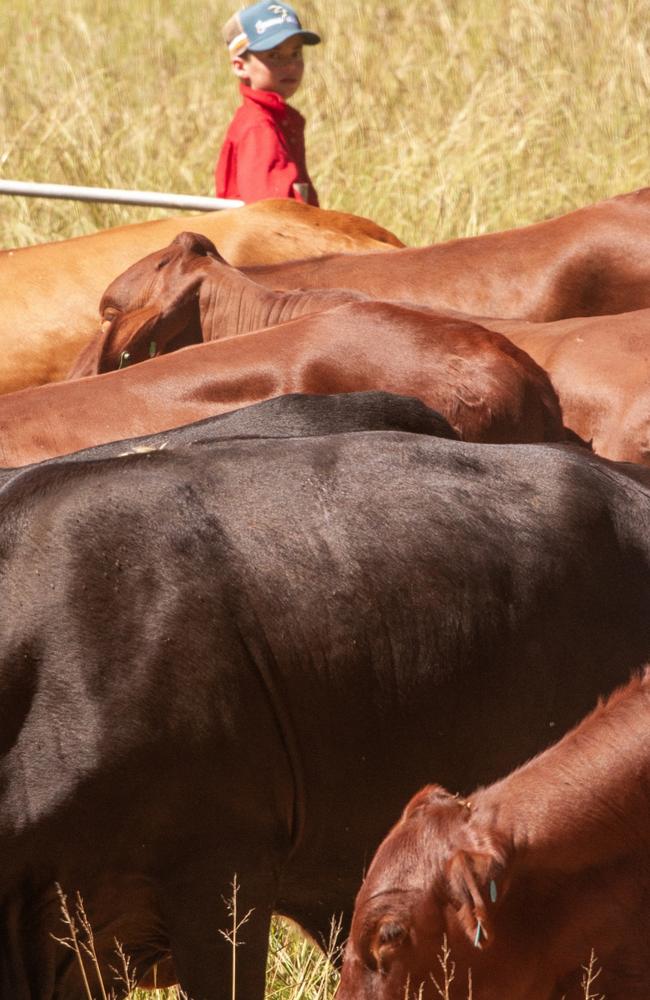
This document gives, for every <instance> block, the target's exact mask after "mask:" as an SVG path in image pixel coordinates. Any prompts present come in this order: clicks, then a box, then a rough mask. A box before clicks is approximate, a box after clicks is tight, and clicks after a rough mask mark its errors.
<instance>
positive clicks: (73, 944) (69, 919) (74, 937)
mask: <svg viewBox="0 0 650 1000" xmlns="http://www.w3.org/2000/svg"><path fill="white" fill-rule="evenodd" d="M56 891H57V895H58V897H59V904H60V909H61V919H62V920H63V923H64V924H65V925H66V927H67V928H68V930H69V932H70V936H69V937H66V938H61V937H55V935H54V934H53V935H52V937H53V938H54V940H55V941H58V943H59V944H62V945H63V946H64V947H65V948H69V949H70V951H72V952H74V954H75V957H76V959H77V963H78V965H79V971H80V973H81V978H82V981H83V984H84V990H85V993H86V996H87V998H88V1000H93V995H92V993H91V991H90V984H89V982H88V976H87V975H86V968H85V966H84V960H83V955H82V954H81V947H80V944H79V935H78V932H77V924H76V921H75V918H74V916H73V914H72V913H71V912H70V908H69V907H68V897H67V896H66V895H65V893H64V892H63V889H62V888H61V886H60V885H59V883H58V882H57V883H56ZM102 990H103V987H102Z"/></svg>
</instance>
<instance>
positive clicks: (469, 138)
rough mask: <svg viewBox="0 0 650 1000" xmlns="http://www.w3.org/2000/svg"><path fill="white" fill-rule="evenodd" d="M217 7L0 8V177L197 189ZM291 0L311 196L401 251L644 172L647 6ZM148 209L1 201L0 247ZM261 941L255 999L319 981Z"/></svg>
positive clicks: (602, 1)
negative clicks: (264, 963) (299, 21)
mask: <svg viewBox="0 0 650 1000" xmlns="http://www.w3.org/2000/svg"><path fill="white" fill-rule="evenodd" d="M234 6H236V5H235V4H233V3H232V2H228V0H194V2H193V3H192V4H180V3H175V2H173V0H111V2H110V3H105V2H104V0H40V2H39V3H38V4H36V3H34V2H32V0H11V3H10V2H9V0H2V5H1V9H0V53H1V59H0V176H1V177H4V178H7V179H15V180H33V181H50V182H55V183H69V184H84V185H99V186H115V187H126V188H142V189H152V190H160V191H175V192H184V193H191V194H213V193H214V192H213V181H212V171H213V167H214V161H215V159H216V156H217V153H218V150H219V146H220V143H221V139H222V136H223V132H224V130H225V127H226V125H227V122H228V120H229V118H230V116H231V115H232V112H233V110H234V108H235V107H236V104H237V102H238V97H237V89H236V85H235V81H234V77H232V76H231V74H230V71H229V68H228V64H227V60H226V57H225V49H224V46H223V45H222V43H221V41H220V32H219V28H220V25H221V24H222V23H223V21H224V20H225V19H226V17H227V16H229V14H230V13H231V12H232V10H233V8H234ZM297 6H298V7H299V10H300V12H301V14H302V16H303V22H304V23H305V24H306V25H308V26H309V27H312V26H313V27H314V28H315V29H316V30H318V31H320V32H321V33H322V36H323V39H324V44H323V45H322V46H318V47H317V48H314V49H311V50H307V52H306V73H305V82H304V84H303V87H302V89H301V90H300V91H299V93H298V95H297V96H296V98H295V99H294V103H295V104H296V106H297V107H299V108H300V110H301V111H302V112H303V113H304V114H305V116H306V118H307V122H308V131H307V141H308V155H309V163H310V169H311V173H312V176H313V178H314V181H315V183H316V186H317V188H318V190H319V193H320V196H321V203H322V205H323V207H326V208H336V209H342V210H345V211H350V212H356V213H358V214H361V215H366V216H369V217H370V218H372V219H374V220H376V221H377V222H379V223H381V224H382V225H384V226H386V227H388V228H389V229H391V230H393V231H394V232H395V233H397V235H399V236H400V237H401V238H402V239H403V240H405V241H406V242H407V243H409V244H414V245H417V244H425V243H430V242H433V241H440V240H444V239H449V238H451V237H454V236H464V235H472V234H477V233H483V232H487V231H492V230H498V229H504V228H508V227H510V226H516V225H523V224H525V223H528V222H533V221H536V220H538V219H542V218H545V217H548V216H551V215H556V214H559V213H562V212H564V211H568V210H570V209H572V208H576V207H578V206H580V205H584V204H587V203H589V202H592V201H596V200H598V199H600V198H603V197H608V196H610V195H613V194H617V193H621V192H623V191H628V190H632V189H634V188H637V187H641V186H644V185H646V184H648V183H650V166H649V165H650V129H649V128H648V107H649V106H650V0H564V2H562V3H558V2H554V0H417V2H416V0H400V2H399V3H398V2H395V0H393V2H388V0H386V2H384V0H346V2H343V0H330V2H329V3H320V2H319V0H299V2H297ZM162 214H164V213H163V212H162V211H158V210H147V209H144V208H119V207H115V206H105V205H96V206H92V205H82V204H76V203H72V202H56V201H44V200H33V199H23V198H9V197H3V196H0V246H3V247H10V246H18V245H20V246H22V245H26V244H30V243H36V242H42V241H46V240H56V239H63V238H65V237H69V236H74V235H79V234H82V233H87V232H91V231H93V230H95V229H98V228H103V227H106V226H112V225H117V224H120V223H124V222H136V221H142V220H144V219H146V218H156V217H159V216H161V215H162ZM432 779H435V775H432ZM272 946H273V947H272V951H273V959H272V962H271V963H270V969H269V988H268V996H269V997H270V998H273V1000H298V998H303V997H305V998H309V1000H316V998H320V997H324V996H325V995H326V994H327V993H328V991H330V992H331V988H332V977H331V975H330V974H329V973H328V972H327V968H326V965H325V963H324V961H323V960H322V959H320V958H319V957H318V956H317V955H316V953H314V952H313V951H311V950H310V949H309V948H308V946H307V945H306V943H305V942H304V941H303V940H302V939H301V938H300V937H299V936H297V935H295V933H294V932H284V931H280V930H279V929H278V928H276V929H275V931H274V935H273V940H272ZM150 995H151V994H150ZM171 995H172V994H170V996H171ZM142 996H143V997H144V994H142ZM159 996H160V997H162V996H163V993H162V992H161V993H160V994H159Z"/></svg>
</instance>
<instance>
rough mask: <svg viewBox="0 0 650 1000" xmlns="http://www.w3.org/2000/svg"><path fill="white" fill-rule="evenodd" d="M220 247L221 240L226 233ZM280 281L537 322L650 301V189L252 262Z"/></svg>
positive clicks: (265, 276)
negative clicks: (443, 232)
mask: <svg viewBox="0 0 650 1000" xmlns="http://www.w3.org/2000/svg"><path fill="white" fill-rule="evenodd" d="M217 245H218V241H217ZM248 273H249V275H250V276H251V277H252V278H254V280H255V281H258V282H260V283H261V284H264V285H269V286H270V287H272V288H313V287H320V288H325V287H327V288H355V289H359V290H360V291H363V292H366V293H367V294H368V295H373V296H375V297H377V298H392V299H393V298H394V299H402V298H407V299H409V300H411V301H412V302H419V303H421V304H422V305H427V306H431V307H432V308H435V309H458V310H461V311H463V312H466V313H472V314H473V315H477V316H505V317H521V318H524V319H530V320H535V321H539V322H541V321H549V320H554V319H562V318H564V317H567V316H595V315H603V314H608V313H621V312H627V311H629V310H631V309H642V308H647V307H650V188H642V189H641V190H640V191H635V192H633V193H632V194H625V195H620V196H619V197H617V198H610V199H608V200H607V201H601V202H598V203H597V204H595V205H590V206H588V207H587V208H581V209H578V210H577V211H575V212H570V213H569V214H568V215H563V216H560V217H559V218H557V219H549V220H548V221H546V222H538V223H535V224H534V225H532V226H525V227H524V228H522V229H511V230H508V231H507V232H503V233H490V234H488V235H485V236H472V237H469V238H467V239H460V240H451V241H450V242H449V243H441V244H437V245H434V246H431V247H424V248H417V249H407V250H401V251H400V252H399V254H393V255H391V257H390V259H389V258H385V259H383V258H382V257H381V255H374V254H367V253H366V254H358V255H356V256H355V257H354V259H353V260H351V259H350V260H348V259H346V258H345V257H342V256H340V255H336V256H328V257H323V258H321V259H320V260H305V261H295V262H290V263H285V264H277V265H270V266H264V267H255V268H251V269H250V270H249V271H248Z"/></svg>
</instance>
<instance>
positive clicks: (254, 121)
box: [214, 83, 318, 205]
mask: <svg viewBox="0 0 650 1000" xmlns="http://www.w3.org/2000/svg"><path fill="white" fill-rule="evenodd" d="M239 89H240V91H241V94H242V97H243V99H244V103H243V104H242V105H241V107H240V108H238V109H237V111H236V112H235V117H234V118H233V120H232V122H231V123H230V127H229V128H228V131H227V133H226V138H225V140H224V144H223V146H222V147H221V153H220V154H219V160H218V162H217V166H216V169H215V172H214V179H215V185H216V189H217V198H239V199H241V201H246V202H249V201H260V200H261V199H262V198H295V199H296V200H297V201H306V202H308V204H310V205H318V195H317V194H316V191H315V190H314V185H313V184H312V182H311V178H310V176H309V174H308V173H307V164H306V163H305V119H304V118H303V117H302V115H301V114H300V112H299V111H296V109H295V108H292V107H291V105H290V104H287V103H286V101H285V100H284V98H283V97H280V95H279V94H275V93H273V92H272V91H269V90H252V89H251V88H250V87H247V86H246V85H245V84H243V83H242V84H240V87H239ZM296 183H297V184H306V185H307V188H306V191H305V193H304V196H303V195H302V194H301V192H300V191H296V190H295V188H294V187H293V185H294V184H296Z"/></svg>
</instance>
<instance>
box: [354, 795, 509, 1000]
mask: <svg viewBox="0 0 650 1000" xmlns="http://www.w3.org/2000/svg"><path fill="white" fill-rule="evenodd" d="M470 819H471V803H468V802H465V801H464V800H462V799H459V798H457V797H454V796H452V795H449V794H448V793H447V792H445V791H444V789H442V788H440V787H439V786H436V785H432V786H428V787H427V788H425V789H423V790H422V791H421V792H419V793H418V794H417V795H416V796H415V798H414V799H412V800H411V802H410V803H409V805H408V806H407V808H406V810H405V812H404V814H403V816H402V818H401V820H400V822H399V823H398V824H397V825H396V826H395V827H394V828H393V830H392V831H391V832H390V833H389V835H388V837H387V838H386V839H385V840H384V842H383V843H382V844H381V846H380V847H379V850H378V851H377V854H376V855H375V858H374V860H373V862H372V864H371V866H370V869H369V871H368V874H367V876H366V879H365V881H364V883H363V885H362V887H361V889H360V891H359V894H358V896H357V901H356V905H355V911H354V917H353V920H352V927H351V932H350V938H349V940H348V944H347V947H346V952H345V957H344V963H343V970H342V974H341V983H340V986H339V991H338V993H337V1000H405V998H406V1000H410V998H412V997H413V998H415V997H421V998H422V1000H434V998H437V997H439V996H440V995H443V994H440V993H439V992H438V987H437V986H436V980H437V981H438V983H440V984H442V982H443V979H444V974H443V969H442V965H441V958H442V957H443V953H444V949H445V947H448V948H449V949H450V952H451V961H453V962H454V963H455V979H456V983H457V984H458V989H459V991H460V992H459V993H458V996H459V997H461V998H463V1000H464V998H465V997H466V996H467V976H468V973H469V970H470V968H472V967H473V965H474V964H476V959H477V958H480V960H481V964H482V965H483V966H485V964H486V959H488V963H489V952H490V949H491V946H492V941H493V937H494V917H495V914H496V911H497V910H498V908H499V905H500V902H501V899H502V898H503V896H504V894H505V893H506V890H507V884H506V881H507V880H506V869H507V856H508V848H507V845H506V844H505V843H501V842H499V840H498V839H497V838H492V837H490V836H488V835H487V834H486V833H485V832H481V833H477V832H476V831H475V830H473V829H472V827H471V824H470ZM454 988H456V986H455V987H454ZM451 996H456V994H455V993H454V992H453V991H452V993H451ZM474 996H475V997H476V996H477V994H476V992H474ZM494 996H495V997H496V994H494ZM480 997H481V998H487V997H490V1000H492V997H493V994H492V993H490V992H482V993H481V994H480Z"/></svg>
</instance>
